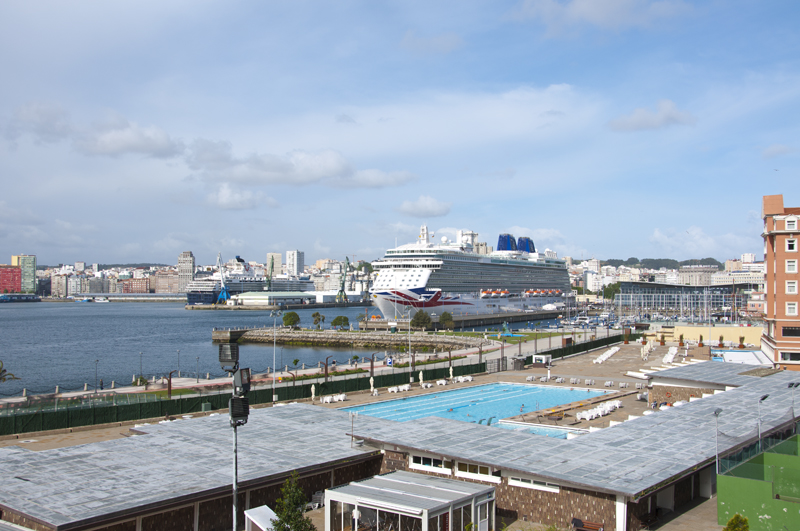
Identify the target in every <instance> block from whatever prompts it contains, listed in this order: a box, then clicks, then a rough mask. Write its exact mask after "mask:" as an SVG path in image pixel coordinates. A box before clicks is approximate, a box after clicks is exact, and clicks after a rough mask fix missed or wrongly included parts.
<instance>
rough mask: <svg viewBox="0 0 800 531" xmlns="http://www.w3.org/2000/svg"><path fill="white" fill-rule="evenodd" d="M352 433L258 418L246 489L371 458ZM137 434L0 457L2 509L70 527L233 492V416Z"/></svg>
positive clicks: (324, 415) (316, 413)
mask: <svg viewBox="0 0 800 531" xmlns="http://www.w3.org/2000/svg"><path fill="white" fill-rule="evenodd" d="M386 422H389V421H385V420H383V419H376V418H370V417H364V418H359V420H358V423H359V424H363V425H365V426H377V425H380V424H384V423H386ZM350 426H351V424H350V418H349V415H348V414H347V413H346V412H343V411H335V410H329V409H325V408H321V407H316V406H311V405H306V404H291V405H286V406H281V407H273V408H263V409H252V410H251V411H250V420H249V422H248V423H247V424H246V425H245V426H242V427H241V428H239V429H238V438H239V482H240V488H241V487H244V488H246V487H247V483H248V482H255V481H256V480H269V479H270V478H271V477H276V478H278V477H281V476H282V475H285V474H287V473H289V472H291V471H292V470H300V471H303V470H307V469H313V468H314V467H321V466H324V465H326V464H329V463H332V462H335V461H339V460H347V459H348V458H359V457H363V456H366V455H369V454H370V453H373V452H375V451H374V450H373V449H370V448H367V449H364V448H351V447H350V444H351V443H350V436H349V435H347V434H346V433H347V432H349V431H350ZM135 429H136V431H139V432H142V433H144V435H136V436H132V437H128V438H125V439H117V440H112V441H104V442H97V443H91V444H86V445H81V446H73V447H67V448H57V449H53V450H45V451H41V452H34V451H31V450H27V449H23V448H20V447H14V446H12V447H8V448H2V449H0V462H2V463H3V477H4V478H5V479H3V481H2V482H0V505H3V506H5V507H8V508H9V509H11V510H14V511H18V512H20V513H22V514H25V515H29V516H32V517H34V518H37V519H39V520H41V521H44V522H46V523H48V524H49V525H52V526H66V527H68V528H69V527H74V526H77V525H86V524H88V523H91V522H94V521H97V522H100V521H105V520H106V519H107V518H109V517H117V516H118V517H123V516H126V515H130V514H131V513H132V512H133V511H135V510H142V509H157V508H158V507H161V506H164V505H169V504H174V503H177V502H182V501H193V500H196V499H197V498H198V497H199V496H200V495H203V494H215V493H216V492H217V491H220V490H226V491H227V490H229V489H230V488H231V480H232V477H231V476H232V459H233V456H232V437H233V433H232V430H231V427H230V421H229V417H228V415H227V414H220V415H215V416H209V417H202V418H196V419H191V420H177V421H174V422H168V423H164V424H154V425H150V426H141V427H139V428H135Z"/></svg>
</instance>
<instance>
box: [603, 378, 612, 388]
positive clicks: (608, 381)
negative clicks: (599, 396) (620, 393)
mask: <svg viewBox="0 0 800 531" xmlns="http://www.w3.org/2000/svg"><path fill="white" fill-rule="evenodd" d="M603 385H604V386H605V387H614V380H607V381H606V383H604V384H603Z"/></svg>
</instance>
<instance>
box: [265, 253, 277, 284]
mask: <svg viewBox="0 0 800 531" xmlns="http://www.w3.org/2000/svg"><path fill="white" fill-rule="evenodd" d="M274 268H275V257H274V256H270V257H269V272H268V273H267V287H266V290H267V291H272V270H273V269H274Z"/></svg>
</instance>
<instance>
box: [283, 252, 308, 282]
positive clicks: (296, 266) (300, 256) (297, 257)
mask: <svg viewBox="0 0 800 531" xmlns="http://www.w3.org/2000/svg"><path fill="white" fill-rule="evenodd" d="M304 271H305V253H304V252H303V251H286V273H287V274H288V275H293V276H298V275H302V274H303V273H304Z"/></svg>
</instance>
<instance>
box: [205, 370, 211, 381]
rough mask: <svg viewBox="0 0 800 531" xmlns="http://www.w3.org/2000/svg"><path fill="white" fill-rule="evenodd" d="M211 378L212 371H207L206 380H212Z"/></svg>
mask: <svg viewBox="0 0 800 531" xmlns="http://www.w3.org/2000/svg"><path fill="white" fill-rule="evenodd" d="M210 379H211V373H210V372H207V373H206V380H210Z"/></svg>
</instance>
